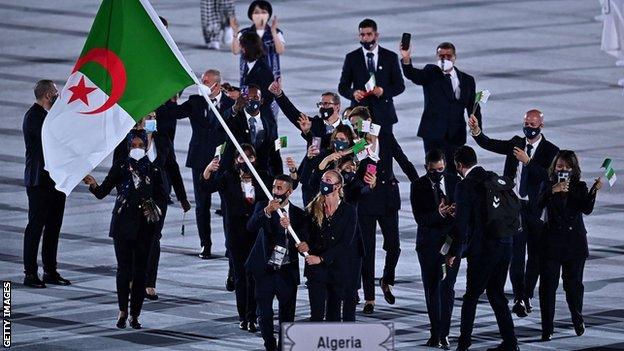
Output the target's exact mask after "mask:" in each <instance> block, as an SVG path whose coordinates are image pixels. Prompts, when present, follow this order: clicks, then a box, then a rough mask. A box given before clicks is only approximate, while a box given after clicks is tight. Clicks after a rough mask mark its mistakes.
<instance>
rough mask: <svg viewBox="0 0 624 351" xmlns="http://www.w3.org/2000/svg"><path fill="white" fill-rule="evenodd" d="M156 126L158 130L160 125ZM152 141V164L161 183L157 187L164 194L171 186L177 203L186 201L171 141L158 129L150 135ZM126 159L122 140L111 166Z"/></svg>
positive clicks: (126, 149) (126, 144) (125, 147)
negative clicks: (158, 171) (154, 148)
mask: <svg viewBox="0 0 624 351" xmlns="http://www.w3.org/2000/svg"><path fill="white" fill-rule="evenodd" d="M158 126H159V128H160V124H159V125H158ZM152 140H153V142H154V146H155V147H156V159H155V160H154V162H153V163H154V165H156V166H157V167H158V169H160V171H161V173H162V182H161V183H159V185H160V186H162V187H163V191H164V192H165V193H168V192H169V189H170V188H169V185H171V187H172V188H173V191H174V192H175V195H176V198H177V199H178V201H182V200H186V199H187V196H186V189H185V187H184V181H183V180H182V174H181V173H180V166H179V165H178V161H177V160H176V158H175V151H174V150H173V144H172V143H171V140H169V136H168V135H165V134H163V133H162V132H161V131H160V129H159V130H158V131H156V132H154V133H152ZM127 159H128V142H127V141H126V139H124V140H122V141H121V143H119V145H117V147H115V150H114V151H113V164H120V163H123V162H125V161H126V160H127Z"/></svg>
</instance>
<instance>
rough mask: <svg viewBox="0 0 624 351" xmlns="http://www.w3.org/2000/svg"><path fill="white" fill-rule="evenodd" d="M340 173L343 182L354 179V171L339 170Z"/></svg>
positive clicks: (349, 181)
mask: <svg viewBox="0 0 624 351" xmlns="http://www.w3.org/2000/svg"><path fill="white" fill-rule="evenodd" d="M340 173H341V174H342V178H344V181H345V183H351V181H353V179H355V172H346V171H342V172H340Z"/></svg>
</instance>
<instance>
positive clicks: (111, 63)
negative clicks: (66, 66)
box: [41, 0, 196, 194]
mask: <svg viewBox="0 0 624 351" xmlns="http://www.w3.org/2000/svg"><path fill="white" fill-rule="evenodd" d="M195 81H196V78H195V76H194V74H193V71H192V70H191V68H190V67H189V65H188V63H187V62H186V60H185V59H184V57H182V54H181V53H180V50H179V49H178V47H177V46H176V44H175V43H174V42H173V39H172V38H171V36H170V35H169V32H167V30H166V29H165V27H164V26H163V24H162V22H161V21H160V19H159V18H158V15H157V14H156V12H155V11H154V9H153V8H152V6H151V5H150V3H149V2H148V1H147V0H103V1H102V4H101V5H100V9H99V10H98V13H97V15H96V17H95V20H94V21H93V25H92V27H91V31H90V32H89V36H88V37H87V41H86V43H85V46H84V48H83V49H82V53H81V54H80V58H79V59H78V61H77V62H76V64H75V66H74V68H73V69H72V72H71V74H70V76H69V79H68V80H67V83H66V84H65V87H64V88H63V90H62V91H61V93H60V96H59V98H58V99H57V101H56V103H55V104H54V106H53V107H52V109H51V110H50V113H49V114H48V116H47V117H46V119H45V122H44V123H43V130H42V133H41V140H42V144H43V155H44V159H45V169H46V170H47V171H48V172H50V176H51V177H52V179H53V180H54V181H55V182H56V188H57V189H58V190H60V191H62V192H64V193H65V194H69V193H70V192H71V191H72V189H74V187H75V186H76V185H77V184H78V183H80V181H81V180H82V179H83V178H84V176H85V175H86V174H88V173H89V172H90V171H91V170H93V168H95V167H96V166H97V165H98V164H99V163H100V162H102V161H103V160H104V158H106V156H108V155H109V154H110V153H111V151H113V149H114V148H115V147H116V146H117V145H118V144H119V143H120V142H121V141H122V140H123V139H124V137H125V136H126V134H127V133H128V131H129V130H130V129H131V128H132V127H133V126H134V125H135V123H136V122H138V121H140V120H141V119H142V118H143V117H144V116H145V115H147V114H148V113H149V112H151V111H154V110H155V109H156V108H157V107H158V106H160V105H161V104H162V103H163V102H165V101H166V100H167V99H169V98H171V96H173V95H174V94H176V93H177V92H179V91H180V90H182V89H184V88H186V87H188V86H189V85H192V84H195Z"/></svg>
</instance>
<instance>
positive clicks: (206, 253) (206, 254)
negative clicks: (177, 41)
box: [199, 246, 212, 260]
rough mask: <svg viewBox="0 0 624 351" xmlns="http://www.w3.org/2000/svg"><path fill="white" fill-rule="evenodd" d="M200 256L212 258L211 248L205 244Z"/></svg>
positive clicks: (203, 258) (206, 258) (205, 258)
mask: <svg viewBox="0 0 624 351" xmlns="http://www.w3.org/2000/svg"><path fill="white" fill-rule="evenodd" d="M199 258H201V259H202V260H208V259H210V258H212V253H211V252H210V248H209V247H207V246H203V247H202V250H201V252H200V253H199Z"/></svg>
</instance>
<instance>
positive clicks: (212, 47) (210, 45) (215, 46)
mask: <svg viewBox="0 0 624 351" xmlns="http://www.w3.org/2000/svg"><path fill="white" fill-rule="evenodd" d="M208 49H210V50H220V49H221V43H219V42H218V41H216V40H213V41H211V42H210V43H208Z"/></svg>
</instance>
